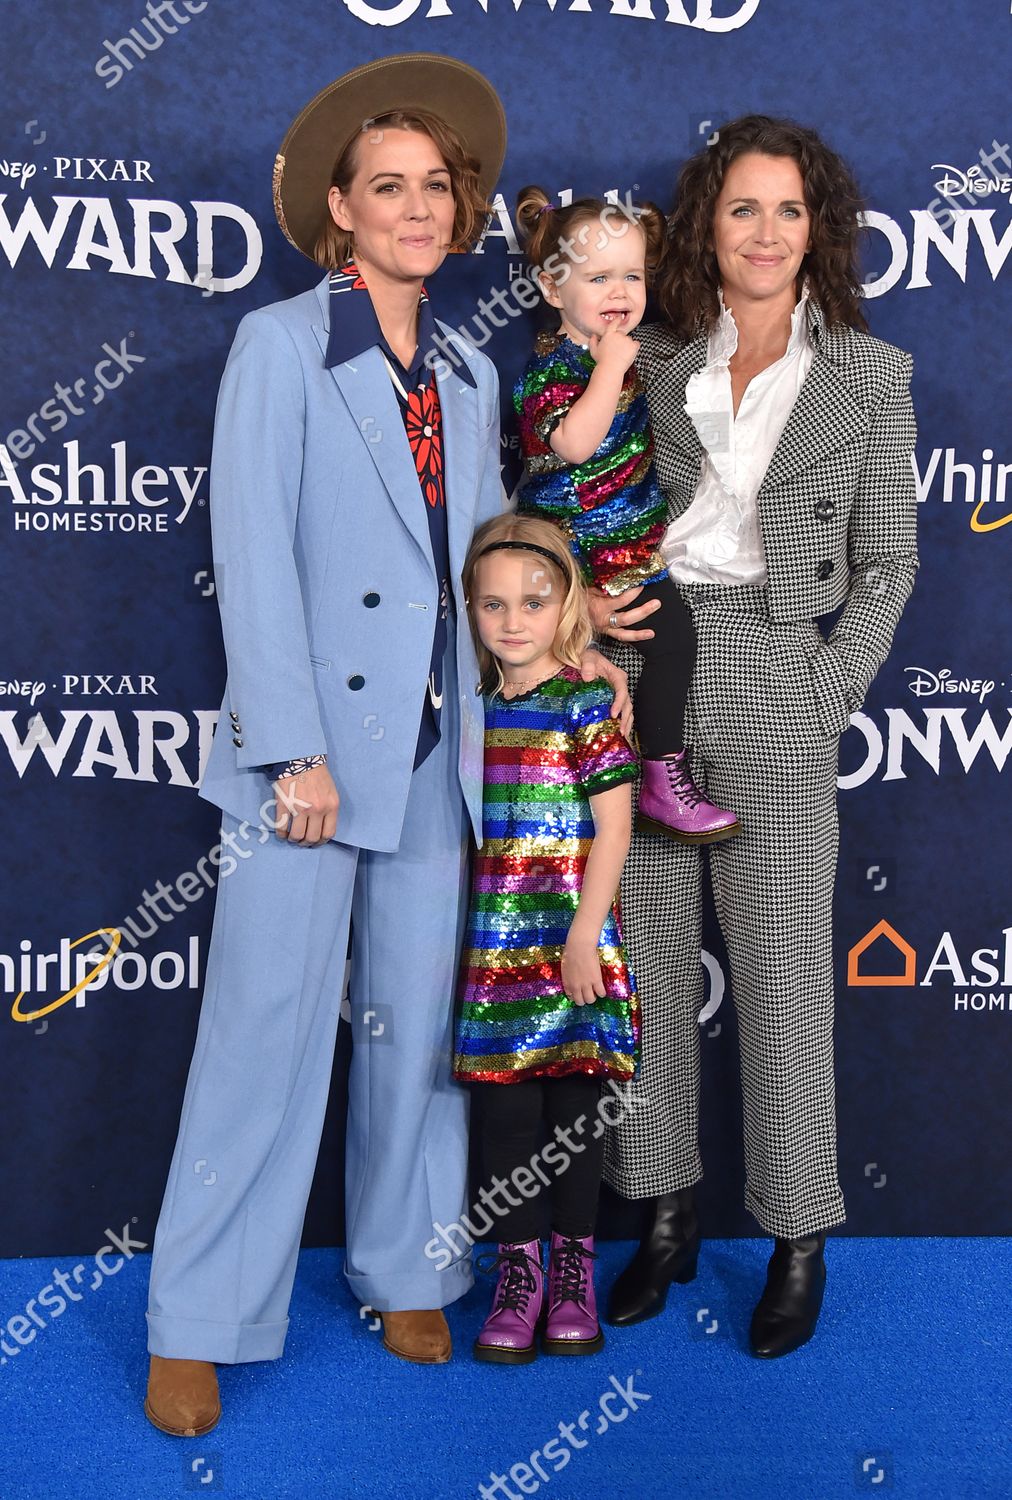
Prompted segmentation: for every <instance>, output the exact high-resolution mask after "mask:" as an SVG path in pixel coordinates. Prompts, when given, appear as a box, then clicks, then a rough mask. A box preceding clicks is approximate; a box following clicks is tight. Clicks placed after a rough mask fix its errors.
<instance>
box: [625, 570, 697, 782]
mask: <svg viewBox="0 0 1012 1500" xmlns="http://www.w3.org/2000/svg"><path fill="white" fill-rule="evenodd" d="M651 599H660V600H662V601H663V602H662V607H661V608H660V609H658V610H655V611H654V613H653V614H652V615H651V616H650V618H649V619H647V620H641V621H640V622H639V624H637V625H631V626H630V627H629V628H630V630H652V631H653V632H654V638H653V640H652V641H630V643H629V644H630V645H631V646H632V648H633V650H634V651H638V652H639V654H640V656H641V657H642V658H643V670H642V672H641V673H640V679H639V682H638V684H637V686H636V693H635V700H634V709H635V715H636V734H637V736H638V738H639V742H640V750H641V752H642V754H643V758H644V759H645V760H659V759H660V758H661V756H662V755H672V754H673V753H674V752H675V751H676V750H683V749H684V748H685V700H686V698H687V697H688V694H689V684H690V683H691V681H692V671H693V668H694V667H695V665H696V627H695V623H694V621H693V619H692V612H691V610H690V609H689V607H688V605H687V604H686V603H685V601H684V600H683V599H682V596H681V594H680V593H679V592H678V589H677V587H676V585H675V584H674V583H672V581H671V579H670V578H664V579H662V580H661V582H660V583H652V584H649V585H648V586H647V587H646V588H645V589H644V590H643V593H642V594H641V595H640V597H639V598H638V599H636V600H634V601H633V603H632V604H629V605H626V608H627V609H638V608H639V606H640V605H641V604H647V603H649V601H650V600H651ZM622 613H623V611H622V610H619V611H618V623H619V625H620V626H621V624H622Z"/></svg>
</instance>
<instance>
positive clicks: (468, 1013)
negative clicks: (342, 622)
mask: <svg viewBox="0 0 1012 1500" xmlns="http://www.w3.org/2000/svg"><path fill="white" fill-rule="evenodd" d="M612 696H613V693H612V689H611V688H610V687H609V686H608V684H607V683H605V682H603V681H602V680H601V679H598V680H597V681H595V682H589V683H586V682H584V681H583V680H582V679H581V677H580V674H579V673H578V672H576V671H574V670H573V669H572V668H570V667H563V668H562V670H561V671H560V672H559V673H558V674H557V675H556V676H555V677H552V678H549V680H548V681H547V682H543V683H541V684H539V686H538V687H536V688H532V689H531V691H530V692H529V693H523V694H519V695H518V696H517V697H515V698H511V699H508V700H507V699H504V698H502V697H501V696H498V695H496V696H490V697H486V699H485V790H484V805H483V845H482V848H481V849H480V850H479V851H478V853H477V854H476V855H475V859H474V873H473V876H472V886H471V909H470V914H469V916H468V925H467V934H466V936H465V939H464V954H463V959H462V970H461V999H460V1005H459V1008H458V1014H457V1023H456V1036H455V1043H454V1059H453V1072H454V1077H455V1078H458V1079H463V1080H466V1081H469V1082H481V1083H511V1082H513V1081H514V1080H516V1079H521V1078H538V1077H558V1076H560V1075H562V1074H565V1073H588V1074H591V1075H593V1076H595V1077H599V1078H617V1079H623V1078H631V1077H632V1076H633V1074H634V1073H635V1071H636V1056H637V1044H638V1041H639V1027H640V1014H639V1000H638V997H637V994H636V987H635V981H634V979H633V976H632V974H631V973H630V971H629V967H628V964H627V962H626V957H625V952H624V949H623V946H622V929H621V916H620V913H619V907H618V900H617V897H616V900H615V902H614V903H613V905H612V908H611V911H610V913H609V914H608V917H607V920H606V921H605V924H604V927H603V929H602V933H601V942H600V949H599V951H600V955H601V971H602V974H603V977H604V981H605V988H606V990H607V995H606V997H605V998H604V999H599V1000H597V1001H596V1002H595V1003H594V1004H593V1005H582V1006H580V1005H574V1004H573V1002H572V1001H571V1000H570V999H569V998H568V996H567V995H566V994H565V992H564V991H563V987H562V978H561V972H560V960H561V957H562V949H563V945H564V944H565V941H566V937H567V934H568V932H569V926H570V923H571V922H572V920H573V914H574V912H575V911H576V907H577V903H578V902H579V899H580V890H581V887H582V883H583V872H584V869H585V867H586V863H587V855H588V853H589V852H590V846H591V843H592V841H593V836H594V822H593V817H592V815H591V808H590V802H589V800H588V798H589V797H590V796H592V795H594V794H595V793H597V792H604V791H607V790H608V788H609V787H612V786H617V785H619V783H621V782H624V781H631V780H632V779H633V777H634V776H635V774H636V757H635V755H634V754H633V751H632V750H631V749H630V748H629V745H628V743H627V741H626V740H625V739H624V737H623V735H622V731H621V729H620V728H619V726H618V724H617V722H616V721H615V720H614V719H612V718H611V717H610V710H611V701H612Z"/></svg>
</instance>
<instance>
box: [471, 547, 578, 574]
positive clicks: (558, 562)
mask: <svg viewBox="0 0 1012 1500" xmlns="http://www.w3.org/2000/svg"><path fill="white" fill-rule="evenodd" d="M486 552H540V554H541V556H542V557H547V558H548V561H549V562H553V563H554V564H555V566H556V567H557V568H558V569H559V572H560V573H565V571H566V564H565V563H564V562H563V560H562V558H561V557H560V556H559V554H558V553H557V552H550V551H549V549H548V548H547V547H539V546H538V544H537V543H536V542H489V544H488V546H487V547H482V549H481V551H480V552H479V553H478V557H484V556H485V553H486ZM477 561H478V558H477V557H476V558H475V562H477Z"/></svg>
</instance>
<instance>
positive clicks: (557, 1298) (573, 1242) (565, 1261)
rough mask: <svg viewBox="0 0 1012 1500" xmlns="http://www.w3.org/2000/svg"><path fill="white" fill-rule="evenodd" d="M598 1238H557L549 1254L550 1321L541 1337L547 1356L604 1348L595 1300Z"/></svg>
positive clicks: (585, 1352)
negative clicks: (595, 1244)
mask: <svg viewBox="0 0 1012 1500" xmlns="http://www.w3.org/2000/svg"><path fill="white" fill-rule="evenodd" d="M596 1259H597V1256H596V1255H595V1254H594V1237H593V1235H588V1236H587V1238H586V1239H584V1240H578V1239H572V1238H570V1237H569V1236H567V1235H563V1234H556V1232H555V1230H554V1229H553V1230H552V1243H551V1247H550V1249H549V1252H548V1318H547V1321H546V1322H545V1331H544V1333H543V1334H542V1336H541V1348H542V1350H543V1351H544V1353H545V1354H596V1353H597V1351H598V1350H599V1349H603V1348H604V1334H603V1333H602V1332H601V1325H600V1323H599V1322H598V1321H597V1298H596V1297H595V1296H594V1267H593V1265H592V1264H591V1262H592V1261H595V1260H596Z"/></svg>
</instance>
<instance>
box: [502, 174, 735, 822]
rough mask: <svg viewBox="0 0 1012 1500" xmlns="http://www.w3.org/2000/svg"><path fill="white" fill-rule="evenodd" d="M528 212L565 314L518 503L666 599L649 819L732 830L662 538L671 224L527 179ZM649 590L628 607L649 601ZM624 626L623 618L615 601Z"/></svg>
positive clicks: (640, 812) (649, 642)
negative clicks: (654, 424)
mask: <svg viewBox="0 0 1012 1500" xmlns="http://www.w3.org/2000/svg"><path fill="white" fill-rule="evenodd" d="M517 223H518V224H519V226H520V228H521V230H522V231H523V232H524V233H525V234H526V236H527V242H526V246H525V249H526V253H527V258H528V260H529V261H530V263H531V265H532V266H533V267H534V268H535V271H536V272H537V274H538V281H539V284H540V286H541V290H542V293H543V295H544V297H545V299H546V301H547V302H548V303H549V304H550V305H551V306H552V307H554V308H557V309H558V311H559V314H560V327H559V329H558V331H557V332H554V333H542V334H541V335H540V336H539V337H538V340H537V343H536V345H535V351H534V356H533V358H532V359H531V360H530V362H529V363H528V365H527V367H526V369H525V370H524V372H523V374H522V376H521V377H520V379H519V381H518V382H517V385H516V388H515V390H514V393H513V400H514V405H515V407H516V410H517V415H518V417H519V422H520V445H521V451H522V453H523V458H524V465H525V470H526V475H525V480H524V483H523V486H522V488H521V490H520V495H519V503H518V508H519V510H520V512H521V513H522V514H528V515H535V516H541V517H544V518H545V519H546V520H549V521H552V522H554V524H555V525H556V526H558V527H560V528H561V529H562V531H563V532H564V534H565V535H566V537H567V538H568V540H569V544H570V547H571V548H572V551H573V555H574V557H575V558H576V560H577V562H578V563H579V565H580V568H581V570H582V572H583V576H584V578H585V580H586V582H587V583H588V584H592V585H594V586H595V587H597V588H599V589H601V590H603V591H604V592H605V593H608V594H613V595H614V594H623V593H624V592H625V591H626V590H627V589H631V588H636V587H638V586H639V585H644V586H646V587H648V589H649V591H650V593H651V594H653V595H654V596H655V597H656V598H657V599H659V600H660V601H661V607H660V609H658V610H655V611H654V613H652V614H651V615H650V617H649V619H647V620H644V621H643V625H644V626H646V627H647V628H648V629H652V630H653V632H654V634H653V639H644V640H638V641H635V642H633V644H634V645H635V647H636V649H637V651H638V652H639V653H640V655H641V657H642V659H643V667H642V670H641V672H640V677H639V682H638V684H637V687H636V692H635V708H636V733H637V736H638V739H639V746H640V749H641V751H642V753H643V781H642V785H641V787H640V795H639V802H638V805H637V828H639V829H641V830H642V831H644V832H649V833H661V834H665V835H667V836H668V837H670V838H674V839H677V840H678V841H679V842H681V843H686V844H711V843H716V842H717V841H718V840H721V839H727V838H731V837H733V836H734V835H735V834H736V833H738V832H739V829H740V824H739V822H738V819H737V817H736V815H735V814H734V813H733V812H730V811H727V810H726V809H724V808H720V807H716V806H715V805H714V804H713V803H711V802H708V801H707V800H706V798H705V797H704V796H703V794H702V792H701V791H700V790H699V788H698V787H697V786H696V784H695V782H694V781H693V779H692V775H691V772H690V770H689V764H688V756H687V755H686V752H685V746H684V740H683V724H684V714H685V699H686V696H687V694H688V691H689V684H690V682H691V680H692V670H693V666H694V665H695V659H696V634H695V628H694V626H693V622H692V615H691V614H690V612H689V610H688V608H687V607H686V605H685V604H684V602H683V600H682V597H681V595H680V593H679V592H678V589H677V588H676V586H675V584H674V583H673V582H672V581H671V579H670V577H669V576H668V572H667V568H666V566H665V564H664V561H663V559H662V557H661V555H660V552H659V550H658V548H659V545H660V544H661V542H662V538H663V536H664V532H665V529H666V526H667V515H666V506H665V502H664V497H663V495H662V494H661V491H660V487H659V485H658V483H657V477H656V474H655V472H654V465H653V450H654V445H653V437H652V434H651V431H650V422H649V415H648V411H647V398H646V393H645V391H644V388H643V386H642V385H641V383H640V381H639V378H638V376H637V374H636V370H635V367H634V364H633V361H634V360H635V358H636V354H637V350H638V347H639V346H638V344H637V343H636V340H635V339H634V338H632V337H631V334H632V331H633V329H634V328H636V327H637V326H638V324H639V323H640V321H641V320H642V317H643V313H644V310H645V307H646V286H647V277H648V274H649V272H650V271H651V270H652V269H653V268H654V267H655V266H656V264H657V262H658V261H659V259H660V256H661V252H662V249H663V245H664V237H665V225H664V218H663V216H662V214H661V212H660V210H659V209H657V208H655V207H654V206H653V205H652V204H647V205H645V206H644V207H643V208H641V209H639V210H638V211H637V213H636V215H635V216H634V215H633V213H631V212H627V211H626V210H625V209H620V208H618V207H617V206H616V205H615V204H613V203H606V202H604V201H603V200H602V199H599V198H579V199H577V200H576V202H575V203H572V204H570V205H568V206H567V207H565V208H559V207H556V205H555V204H553V203H552V201H551V200H550V199H549V198H548V196H547V195H546V194H545V193H544V192H543V191H542V189H541V188H538V187H529V188H525V189H524V190H523V192H522V193H521V194H520V197H519V200H518V203H517ZM646 602H647V600H646V598H640V599H634V600H633V601H627V603H626V604H625V605H624V606H622V607H623V608H630V607H632V604H633V603H635V604H637V605H639V604H644V603H646ZM611 624H612V626H613V627H614V626H617V625H619V624H620V617H619V615H618V614H617V613H616V614H612V616H611Z"/></svg>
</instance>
